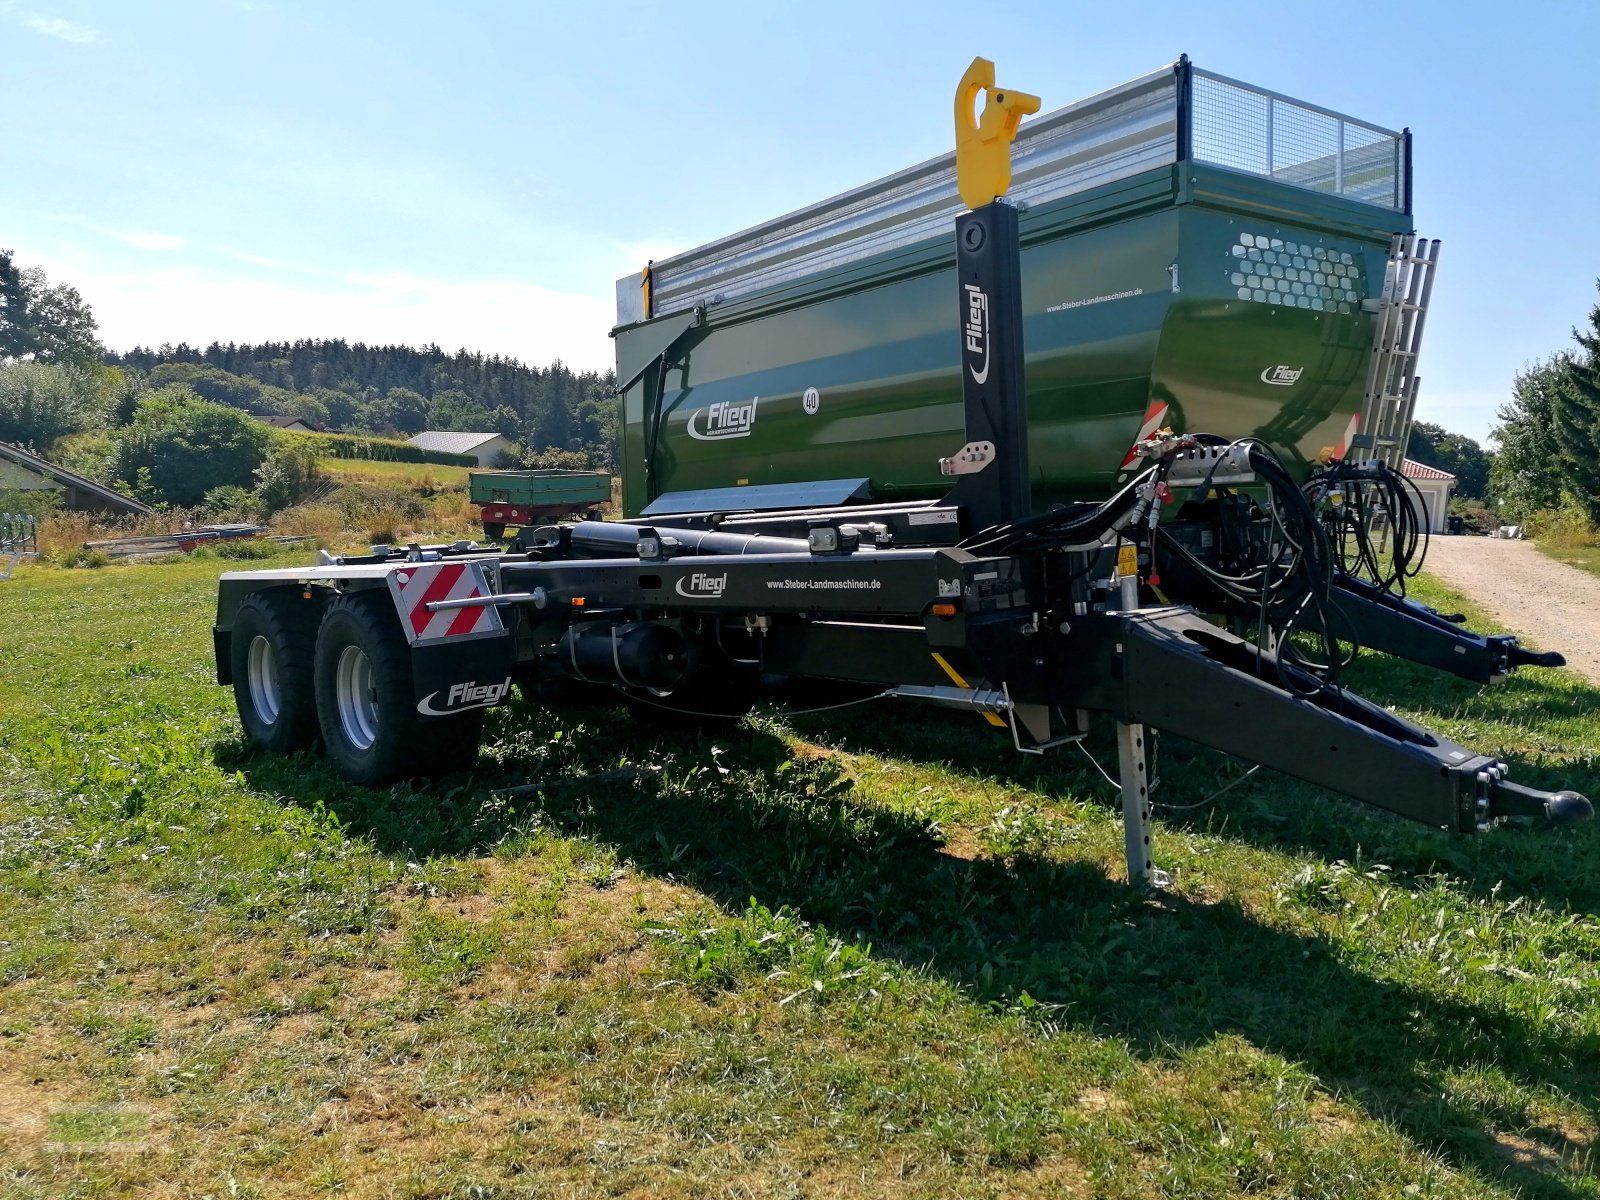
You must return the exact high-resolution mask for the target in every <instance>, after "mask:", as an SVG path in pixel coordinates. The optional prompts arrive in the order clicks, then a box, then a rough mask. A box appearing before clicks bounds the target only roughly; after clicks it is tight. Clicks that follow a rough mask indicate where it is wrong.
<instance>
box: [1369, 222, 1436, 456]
mask: <svg viewBox="0 0 1600 1200" xmlns="http://www.w3.org/2000/svg"><path fill="white" fill-rule="evenodd" d="M1438 263H1439V240H1438V239H1437V238H1434V239H1431V240H1430V239H1428V238H1419V237H1417V236H1416V235H1415V234H1410V233H1397V234H1395V235H1394V240H1393V241H1391V242H1390V243H1389V262H1388V265H1387V266H1386V267H1385V268H1384V272H1383V292H1382V294H1381V295H1379V297H1378V298H1377V299H1376V300H1368V301H1367V302H1366V303H1367V306H1368V307H1369V308H1370V309H1371V310H1372V311H1374V312H1376V313H1377V316H1378V320H1377V328H1376V330H1375V331H1374V333H1373V338H1372V355H1371V363H1370V365H1369V366H1368V368H1367V391H1366V398H1365V400H1364V401H1363V403H1362V409H1361V431H1360V433H1359V435H1358V436H1357V437H1356V438H1355V439H1354V440H1353V445H1354V446H1357V447H1362V448H1364V449H1365V450H1367V451H1368V453H1367V454H1365V455H1363V457H1366V458H1375V459H1378V460H1380V461H1381V462H1383V463H1385V464H1387V465H1388V466H1390V467H1392V468H1393V469H1394V470H1396V471H1398V470H1399V469H1400V463H1401V460H1402V459H1404V458H1405V455H1406V438H1407V437H1408V436H1409V435H1410V433H1411V417H1412V414H1413V413H1415V412H1416V408H1417V388H1418V386H1419V385H1420V384H1421V382H1422V381H1421V380H1420V379H1419V378H1418V377H1417V352H1418V351H1419V350H1421V348H1422V327H1423V324H1424V323H1425V321H1426V319H1427V316H1428V299H1429V297H1430V296H1432V294H1433V272H1434V268H1435V267H1436V266H1438Z"/></svg>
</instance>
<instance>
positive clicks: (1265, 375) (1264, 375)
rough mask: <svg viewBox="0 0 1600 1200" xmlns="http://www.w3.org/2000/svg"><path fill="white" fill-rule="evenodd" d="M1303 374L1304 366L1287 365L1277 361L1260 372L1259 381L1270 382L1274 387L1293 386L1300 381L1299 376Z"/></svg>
mask: <svg viewBox="0 0 1600 1200" xmlns="http://www.w3.org/2000/svg"><path fill="white" fill-rule="evenodd" d="M1304 374H1305V368H1304V367H1288V366H1285V365H1284V364H1282V363H1279V364H1278V365H1277V366H1275V367H1268V368H1267V369H1266V370H1265V371H1263V372H1261V382H1262V383H1270V384H1272V385H1273V386H1274V387H1293V386H1294V385H1295V384H1297V383H1299V382H1300V376H1302V375H1304Z"/></svg>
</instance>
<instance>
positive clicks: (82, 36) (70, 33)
mask: <svg viewBox="0 0 1600 1200" xmlns="http://www.w3.org/2000/svg"><path fill="white" fill-rule="evenodd" d="M22 23H23V24H24V25H26V26H27V27H28V28H29V29H31V30H33V31H34V32H35V33H42V34H44V36H45V37H52V38H59V39H60V40H61V41H63V42H76V43H77V44H78V45H80V46H86V45H88V44H89V43H90V42H98V41H99V40H100V31H99V30H97V29H92V28H90V27H89V26H88V25H80V24H78V23H77V22H76V21H67V20H63V19H62V18H61V17H47V16H45V15H44V14H43V13H24V14H23V15H22Z"/></svg>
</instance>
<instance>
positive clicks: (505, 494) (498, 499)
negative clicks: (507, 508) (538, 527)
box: [468, 470, 611, 509]
mask: <svg viewBox="0 0 1600 1200" xmlns="http://www.w3.org/2000/svg"><path fill="white" fill-rule="evenodd" d="M468 481H469V484H470V487H471V498H472V503H474V504H516V505H521V506H524V507H530V508H549V509H556V508H561V509H579V508H585V507H587V506H589V505H594V504H600V503H603V502H605V501H607V500H609V499H611V476H610V475H609V474H608V473H607V472H605V471H556V470H543V471H473V472H472V473H471V474H470V475H469V476H468Z"/></svg>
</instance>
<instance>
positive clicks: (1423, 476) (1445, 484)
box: [1400, 458, 1456, 533]
mask: <svg viewBox="0 0 1600 1200" xmlns="http://www.w3.org/2000/svg"><path fill="white" fill-rule="evenodd" d="M1400 471H1401V473H1402V474H1404V475H1405V477H1406V478H1407V479H1409V480H1410V481H1411V482H1412V483H1413V484H1415V485H1416V488H1417V491H1419V492H1421V493H1422V505H1423V513H1422V527H1423V528H1424V529H1426V530H1427V531H1428V532H1429V533H1443V532H1444V519H1445V514H1446V513H1447V512H1448V511H1449V509H1450V493H1451V491H1452V490H1453V489H1454V488H1455V486H1456V477H1455V476H1454V475H1452V474H1450V472H1449V471H1441V470H1439V468H1437V467H1429V466H1424V465H1423V464H1422V463H1419V462H1417V461H1415V460H1414V459H1409V458H1408V459H1406V460H1405V461H1404V462H1403V463H1401V464H1400Z"/></svg>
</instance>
